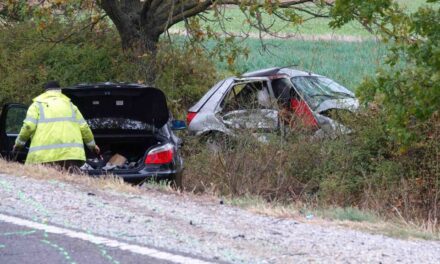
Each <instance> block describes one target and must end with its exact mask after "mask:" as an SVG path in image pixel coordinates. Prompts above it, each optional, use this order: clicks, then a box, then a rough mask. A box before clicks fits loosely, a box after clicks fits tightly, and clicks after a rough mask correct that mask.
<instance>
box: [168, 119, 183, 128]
mask: <svg viewBox="0 0 440 264" xmlns="http://www.w3.org/2000/svg"><path fill="white" fill-rule="evenodd" d="M171 129H172V130H183V129H186V124H185V121H182V120H173V121H171Z"/></svg>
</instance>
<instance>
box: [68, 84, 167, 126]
mask: <svg viewBox="0 0 440 264" xmlns="http://www.w3.org/2000/svg"><path fill="white" fill-rule="evenodd" d="M62 91H63V93H64V94H65V95H66V96H68V97H69V98H70V99H71V100H72V103H73V104H75V105H76V106H77V107H78V109H79V110H80V111H81V113H82V115H83V116H84V118H85V119H86V120H87V121H88V123H89V124H91V123H92V124H94V123H95V125H96V123H100V124H99V125H98V129H105V128H109V129H116V130H119V129H122V130H144V129H147V128H148V129H151V128H152V129H154V128H156V129H159V128H161V127H163V126H164V125H165V124H166V123H167V122H168V119H169V111H168V107H167V102H166V98H165V95H164V93H163V92H162V91H161V90H159V89H156V88H153V87H147V86H143V85H139V84H115V83H100V84H84V85H82V84H81V85H77V86H73V87H67V88H63V89H62ZM92 129H93V126H92Z"/></svg>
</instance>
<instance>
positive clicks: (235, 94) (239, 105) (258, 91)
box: [221, 82, 271, 112]
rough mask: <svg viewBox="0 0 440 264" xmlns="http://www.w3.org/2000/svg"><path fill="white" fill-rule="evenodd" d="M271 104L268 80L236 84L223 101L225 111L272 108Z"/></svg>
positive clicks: (222, 105)
mask: <svg viewBox="0 0 440 264" xmlns="http://www.w3.org/2000/svg"><path fill="white" fill-rule="evenodd" d="M270 105H271V102H270V95H269V91H268V89H267V83H266V82H250V83H239V84H236V85H234V87H232V89H231V90H230V91H229V93H228V94H227V95H226V97H225V98H224V100H223V101H222V103H221V107H222V109H223V112H230V111H234V110H244V109H258V108H270Z"/></svg>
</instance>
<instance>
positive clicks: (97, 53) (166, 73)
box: [0, 23, 216, 117]
mask: <svg viewBox="0 0 440 264" xmlns="http://www.w3.org/2000/svg"><path fill="white" fill-rule="evenodd" d="M51 27H52V28H51V29H50V30H48V33H47V34H50V35H49V36H46V37H45V38H42V36H41V34H39V33H38V32H36V31H35V28H34V26H33V25H32V24H30V23H19V24H15V25H14V26H12V27H6V28H0V32H1V34H0V76H2V77H1V79H0V87H1V89H0V104H1V105H2V104H4V103H5V102H11V101H14V102H20V103H30V101H31V99H32V98H33V97H35V96H36V95H38V94H39V93H41V92H42V91H43V88H42V86H43V84H44V83H45V82H47V81H48V80H52V79H55V80H59V81H60V83H61V85H64V86H69V85H74V84H77V83H92V82H105V81H113V82H140V83H143V82H145V79H144V77H145V76H144V75H143V73H142V67H141V65H140V60H139V59H138V58H135V57H133V56H131V55H130V54H124V53H122V51H121V48H120V43H119V39H118V37H117V34H116V33H115V32H114V31H113V30H112V29H106V30H103V31H99V32H88V31H84V32H81V33H78V34H76V35H74V36H72V37H71V38H68V39H66V40H65V41H63V42H56V43H55V42H52V41H49V40H48V39H49V38H51V36H52V35H56V36H58V35H63V34H62V32H64V31H66V29H65V28H64V27H65V26H64V25H60V24H53V25H51ZM157 56H158V60H157V62H158V65H157V68H158V77H157V81H156V84H157V87H158V88H161V89H163V90H164V91H165V93H166V94H167V96H168V99H169V102H170V108H171V109H172V110H174V114H175V115H177V116H179V117H182V116H183V111H184V110H186V109H187V108H188V107H189V106H190V105H191V104H193V103H194V102H195V101H196V100H197V99H198V98H200V97H201V95H202V94H203V93H204V92H205V91H206V90H207V89H208V88H209V87H210V86H211V85H212V84H213V83H214V80H215V79H216V69H215V67H214V66H213V64H212V63H211V62H210V61H209V60H208V59H207V57H206V55H205V54H204V53H203V51H201V50H198V51H197V52H194V51H193V50H192V49H191V48H190V47H186V46H182V47H177V46H172V45H169V44H165V43H164V44H163V45H162V46H161V47H159V51H158V55H157Z"/></svg>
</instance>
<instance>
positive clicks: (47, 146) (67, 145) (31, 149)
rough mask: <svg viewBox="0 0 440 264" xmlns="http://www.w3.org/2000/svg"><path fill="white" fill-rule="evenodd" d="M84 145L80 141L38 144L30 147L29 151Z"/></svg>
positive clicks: (80, 146) (81, 146)
mask: <svg viewBox="0 0 440 264" xmlns="http://www.w3.org/2000/svg"><path fill="white" fill-rule="evenodd" d="M83 147H84V145H83V144H80V143H65V144H54V145H46V146H37V147H31V148H29V153H31V152H35V151H40V150H48V149H58V148H83Z"/></svg>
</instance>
